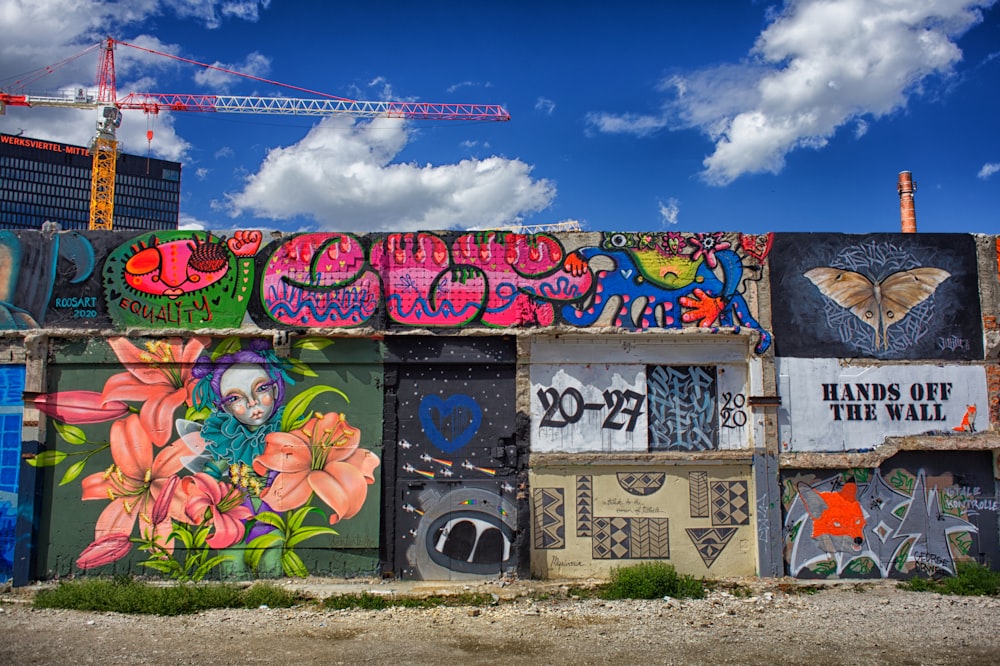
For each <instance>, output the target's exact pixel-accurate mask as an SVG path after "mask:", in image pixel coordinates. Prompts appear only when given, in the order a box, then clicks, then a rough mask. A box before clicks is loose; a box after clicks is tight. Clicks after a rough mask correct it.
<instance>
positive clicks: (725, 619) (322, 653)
mask: <svg viewBox="0 0 1000 666" xmlns="http://www.w3.org/2000/svg"><path fill="white" fill-rule="evenodd" d="M529 588H530V586H526V587H525V589H524V590H523V591H522V592H523V594H521V595H519V593H518V592H517V590H516V589H514V590H512V589H511V588H507V589H506V595H505V599H509V600H504V601H502V602H501V603H499V604H497V605H494V606H487V607H483V608H469V607H454V608H451V607H441V608H431V609H410V608H393V609H390V610H382V611H328V610H324V609H322V608H321V607H320V606H319V605H318V604H304V605H302V606H300V607H296V608H292V609H281V610H278V609H268V608H260V609H253V610H218V611H210V612H204V613H199V614H197V615H192V616H179V617H151V616H135V615H119V614H115V613H85V612H79V611H57V610H33V609H32V608H31V607H30V597H28V596H8V597H7V598H5V599H4V600H3V602H2V611H0V632H2V636H3V638H2V639H0V663H3V664H24V665H27V664H71V665H73V666H78V665H82V664H102V665H114V664H122V665H126V664H128V665H132V664H199V665H209V666H212V665H222V664H264V663H267V664H303V665H304V664H324V665H329V664H359V663H362V664H364V663H371V664H386V663H389V664H392V663H397V664H407V665H410V664H441V663H446V664H448V663H461V664H463V666H464V665H465V664H495V663H499V662H502V661H507V662H511V661H514V662H517V661H521V662H524V663H547V664H634V663H657V664H712V665H713V666H717V665H719V664H802V663H809V664H810V666H820V665H823V664H963V665H969V664H995V663H996V662H997V655H998V654H1000V634H998V632H997V631H996V617H998V612H1000V599H997V598H967V597H949V596H942V595H939V594H931V593H915V592H907V591H904V590H900V589H897V588H896V587H895V585H894V584H892V583H877V584H870V583H869V584H865V585H864V586H861V587H857V588H852V587H849V586H844V587H833V588H823V589H819V590H809V592H810V593H809V594H800V593H798V591H797V590H796V588H795V586H794V585H782V586H780V589H779V585H776V584H772V585H765V584H758V585H757V586H756V587H755V588H754V589H749V590H748V589H745V588H744V589H741V590H740V591H738V592H737V594H733V593H731V592H725V591H715V592H711V593H710V594H709V596H708V597H707V598H706V599H700V600H688V601H680V600H675V599H658V600H654V601H600V600H594V599H582V600H574V599H565V598H559V597H558V596H557V595H552V596H550V597H549V598H546V599H544V600H535V599H533V598H531V597H529V596H524V595H525V594H529V593H530V589H529ZM511 597H513V598H512V599H511Z"/></svg>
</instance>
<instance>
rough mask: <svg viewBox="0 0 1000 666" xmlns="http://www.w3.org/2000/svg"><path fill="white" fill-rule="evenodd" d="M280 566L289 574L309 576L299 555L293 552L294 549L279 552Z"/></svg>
mask: <svg viewBox="0 0 1000 666" xmlns="http://www.w3.org/2000/svg"><path fill="white" fill-rule="evenodd" d="M281 568H282V569H284V571H285V574H287V575H289V576H298V577H299V578H307V577H308V576H309V570H308V569H306V565H305V563H304V562H303V561H302V558H301V557H299V556H298V555H296V554H295V551H294V550H286V551H285V552H283V553H282V554H281Z"/></svg>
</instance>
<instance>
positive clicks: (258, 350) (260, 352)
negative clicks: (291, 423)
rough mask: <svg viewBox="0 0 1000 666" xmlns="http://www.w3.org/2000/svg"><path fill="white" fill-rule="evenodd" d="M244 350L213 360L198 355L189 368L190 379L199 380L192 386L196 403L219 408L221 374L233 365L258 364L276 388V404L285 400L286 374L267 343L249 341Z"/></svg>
mask: <svg viewBox="0 0 1000 666" xmlns="http://www.w3.org/2000/svg"><path fill="white" fill-rule="evenodd" d="M244 344H245V345H246V349H241V350H239V351H236V352H233V353H231V354H223V355H222V356H220V357H219V358H217V359H215V360H214V361H213V360H212V357H211V356H200V357H198V360H197V361H195V364H194V367H193V368H191V376H192V377H194V378H195V379H197V380H199V381H198V385H197V386H196V387H195V402H196V404H198V405H202V406H203V405H205V404H206V403H207V402H209V401H211V403H212V404H213V405H214V406H215V408H216V409H221V408H222V388H221V386H220V384H221V383H222V375H223V374H225V372H226V370H229V369H230V368H231V367H233V366H234V365H238V364H248V365H259V366H261V367H262V368H263V369H264V372H265V373H266V374H267V376H268V377H269V378H270V379H271V381H273V382H274V385H275V387H276V393H275V402H276V403H277V404H279V405H280V404H281V402H282V401H283V400H284V398H285V374H284V372H283V371H282V369H281V365H280V361H279V360H278V358H277V356H275V354H274V351H273V350H272V349H271V348H270V345H269V344H268V342H267V341H266V340H257V339H251V340H247V341H246V342H245V343H244Z"/></svg>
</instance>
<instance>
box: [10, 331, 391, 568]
mask: <svg viewBox="0 0 1000 666" xmlns="http://www.w3.org/2000/svg"><path fill="white" fill-rule="evenodd" d="M379 361H380V358H379V350H378V346H377V345H376V344H375V343H373V342H372V341H368V340H360V339H356V340H337V341H332V340H329V339H324V338H302V339H299V340H297V341H296V342H295V343H294V344H293V345H292V353H291V355H290V356H288V357H281V356H279V355H278V354H276V353H275V351H274V350H273V349H272V348H271V344H270V340H261V339H255V338H243V339H240V338H226V339H222V340H210V339H208V338H202V337H194V338H189V339H180V338H167V339H151V340H129V339H125V338H111V339H109V340H106V341H105V340H81V341H74V342H67V343H63V344H61V345H59V346H58V348H57V350H56V353H55V362H54V363H53V365H52V366H51V367H50V369H49V377H50V382H51V383H50V386H51V390H50V392H49V393H47V394H43V395H41V396H38V397H37V398H36V399H35V406H37V407H38V408H39V409H40V410H42V411H43V412H44V413H46V414H47V415H48V416H49V418H50V420H51V421H50V422H51V427H50V428H49V429H48V432H49V433H50V435H49V437H48V441H47V442H46V447H45V449H46V450H44V451H43V452H41V453H39V454H38V455H37V456H36V457H35V458H34V459H32V460H29V461H28V463H29V464H33V465H34V466H36V467H39V468H41V469H42V470H43V471H45V472H46V484H45V497H44V505H43V510H42V526H41V529H40V533H41V538H40V543H39V544H38V571H39V575H40V576H43V577H50V576H62V575H67V574H70V573H75V572H79V571H86V572H91V571H93V572H96V573H106V572H110V571H115V572H120V571H134V572H143V573H152V572H159V573H160V574H163V575H164V576H166V577H168V578H172V579H177V580H199V579H201V578H205V577H216V578H218V577H223V578H230V577H234V578H252V577H260V576H276V575H285V576H305V575H308V574H311V573H332V574H342V575H346V574H358V573H371V572H374V570H375V569H376V568H377V563H378V559H377V548H378V532H379V506H378V496H379V474H378V471H377V468H378V467H379V465H380V462H381V450H380V439H381V416H382V393H381V386H380V365H379Z"/></svg>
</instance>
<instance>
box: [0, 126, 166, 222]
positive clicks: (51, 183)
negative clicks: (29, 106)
mask: <svg viewBox="0 0 1000 666" xmlns="http://www.w3.org/2000/svg"><path fill="white" fill-rule="evenodd" d="M91 171H92V158H91V156H90V153H89V151H88V150H87V148H85V147H83V146H73V145H69V144H65V143H56V142H53V141H44V140H40V139H33V138H28V137H24V136H12V135H10V134H0V229H41V228H42V224H43V223H45V222H46V221H50V222H56V223H58V224H59V226H60V228H62V229H87V228H88V226H89V223H90V193H91V190H90V180H91ZM180 191H181V165H180V164H179V163H178V162H168V161H166V160H159V159H153V158H149V157H145V156H141V155H127V154H122V155H119V156H118V166H117V170H116V176H115V213H114V222H113V225H114V228H115V229H137V230H159V229H176V228H177V219H178V214H179V211H180Z"/></svg>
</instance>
